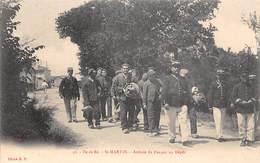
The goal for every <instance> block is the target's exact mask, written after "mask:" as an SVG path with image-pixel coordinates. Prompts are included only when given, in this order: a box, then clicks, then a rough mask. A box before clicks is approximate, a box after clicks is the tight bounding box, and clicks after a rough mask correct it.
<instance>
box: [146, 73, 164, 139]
mask: <svg viewBox="0 0 260 163" xmlns="http://www.w3.org/2000/svg"><path fill="white" fill-rule="evenodd" d="M147 74H148V80H147V81H146V82H145V83H144V86H143V107H144V109H146V110H147V115H148V124H149V132H150V134H151V135H150V136H157V135H158V134H159V123H160V115H161V99H160V87H161V84H160V82H159V81H158V80H157V79H156V78H155V75H156V72H155V71H154V70H149V71H148V72H147Z"/></svg>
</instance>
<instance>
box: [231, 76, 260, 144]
mask: <svg viewBox="0 0 260 163" xmlns="http://www.w3.org/2000/svg"><path fill="white" fill-rule="evenodd" d="M231 97H232V104H231V105H234V107H235V109H236V112H237V121H238V128H239V135H240V137H241V138H242V141H241V144H240V146H246V145H250V144H252V143H253V142H254V140H255V135H254V133H255V116H254V112H255V110H254V109H255V106H256V102H257V101H256V99H257V89H256V88H255V87H254V85H253V84H252V83H250V82H249V77H248V74H247V73H246V72H244V73H242V74H241V77H240V83H238V84H236V85H235V86H234V88H233V91H232V96H231Z"/></svg>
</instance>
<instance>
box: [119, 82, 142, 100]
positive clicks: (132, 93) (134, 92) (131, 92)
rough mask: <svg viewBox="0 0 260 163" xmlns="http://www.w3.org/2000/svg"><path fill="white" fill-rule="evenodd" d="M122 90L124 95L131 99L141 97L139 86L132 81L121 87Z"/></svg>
mask: <svg viewBox="0 0 260 163" xmlns="http://www.w3.org/2000/svg"><path fill="white" fill-rule="evenodd" d="M123 92H124V94H125V96H126V97H128V98H131V99H137V98H140V97H141V92H140V89H139V86H138V85H137V84H136V83H134V82H130V83H127V84H126V85H125V87H124V88H123Z"/></svg>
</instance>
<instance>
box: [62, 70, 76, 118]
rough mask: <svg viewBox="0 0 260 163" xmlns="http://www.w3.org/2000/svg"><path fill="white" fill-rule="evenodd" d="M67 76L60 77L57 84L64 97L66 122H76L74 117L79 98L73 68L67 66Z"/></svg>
mask: <svg viewBox="0 0 260 163" xmlns="http://www.w3.org/2000/svg"><path fill="white" fill-rule="evenodd" d="M67 72H68V76H66V77H65V78H64V79H62V81H61V83H60V86H59V94H60V97H61V98H62V99H64V104H65V108H66V112H67V116H68V122H69V123H71V122H78V120H77V117H76V109H77V100H80V94H79V87H78V81H77V79H76V78H75V77H73V76H72V74H73V68H72V67H69V68H68V71H67Z"/></svg>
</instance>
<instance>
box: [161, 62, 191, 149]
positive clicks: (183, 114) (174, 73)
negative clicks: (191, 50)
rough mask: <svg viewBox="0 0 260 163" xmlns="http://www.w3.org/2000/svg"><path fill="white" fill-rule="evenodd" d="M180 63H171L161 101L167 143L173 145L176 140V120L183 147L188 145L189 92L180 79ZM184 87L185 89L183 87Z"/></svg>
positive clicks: (183, 81)
mask: <svg viewBox="0 0 260 163" xmlns="http://www.w3.org/2000/svg"><path fill="white" fill-rule="evenodd" d="M180 66H181V64H180V62H178V61H175V62H173V63H172V67H171V74H170V75H168V76H167V77H166V79H165V81H164V84H163V88H162V101H163V103H164V108H165V113H166V116H167V118H168V133H169V137H170V138H169V142H170V143H175V138H176V119H177V118H178V121H179V124H180V128H181V139H182V144H183V145H184V146H186V145H188V144H189V142H188V136H189V130H188V124H187V116H188V103H187V98H188V97H186V96H187V95H188V92H189V90H187V88H188V87H186V85H187V84H185V82H187V81H186V80H185V79H184V78H180V75H179V72H180ZM184 86H185V87H184Z"/></svg>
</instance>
